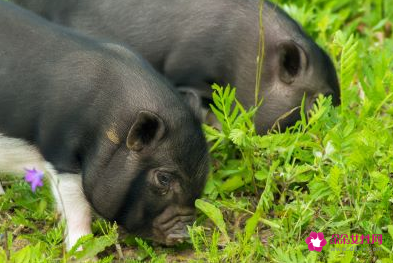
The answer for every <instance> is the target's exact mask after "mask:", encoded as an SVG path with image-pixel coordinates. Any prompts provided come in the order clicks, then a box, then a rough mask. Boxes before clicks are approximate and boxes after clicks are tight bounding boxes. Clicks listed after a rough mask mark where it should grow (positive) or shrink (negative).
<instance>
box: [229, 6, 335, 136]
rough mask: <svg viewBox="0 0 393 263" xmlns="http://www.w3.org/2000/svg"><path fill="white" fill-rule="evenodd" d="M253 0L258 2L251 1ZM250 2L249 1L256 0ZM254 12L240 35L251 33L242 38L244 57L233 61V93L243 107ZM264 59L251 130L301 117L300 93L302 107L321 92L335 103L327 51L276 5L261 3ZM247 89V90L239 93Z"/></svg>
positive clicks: (251, 63)
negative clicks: (258, 104)
mask: <svg viewBox="0 0 393 263" xmlns="http://www.w3.org/2000/svg"><path fill="white" fill-rule="evenodd" d="M255 2H257V1H255ZM255 2H254V1H253V3H254V4H255ZM253 8H254V11H255V12H254V13H253V14H254V15H253V16H250V17H248V18H247V19H244V21H247V23H245V24H244V25H243V28H242V30H240V32H239V34H243V35H249V36H252V37H251V38H248V39H246V38H245V39H244V40H242V41H244V44H243V46H244V47H247V50H248V51H247V52H245V51H242V52H243V53H244V54H246V53H247V54H250V55H249V57H247V58H246V57H242V58H241V61H237V62H236V63H234V64H235V65H240V66H239V68H240V69H241V70H239V75H237V76H236V80H235V81H234V83H235V86H237V88H238V92H237V95H238V97H239V100H240V101H241V102H242V103H243V104H244V105H253V104H255V102H254V89H255V81H253V82H252V83H250V80H254V79H255V75H256V74H255V72H256V71H255V70H249V69H255V68H256V59H255V57H256V53H257V49H258V42H259V32H258V20H259V15H258V8H257V6H256V5H253ZM262 17H263V29H264V57H263V66H262V74H261V84H260V87H259V90H260V91H259V98H260V99H263V103H262V106H261V107H260V108H259V110H258V112H257V114H256V119H255V122H256V128H257V130H258V132H259V133H266V132H267V131H268V130H269V129H271V128H272V127H273V126H275V128H277V127H279V128H280V129H281V130H285V128H286V127H288V126H291V125H293V124H294V123H295V122H296V121H297V120H299V119H300V106H301V103H302V99H303V96H305V110H306V111H308V110H309V109H311V108H312V106H313V104H314V103H315V101H316V98H318V96H319V95H320V94H322V95H324V96H332V104H333V105H339V104H340V89H339V84H338V79H337V75H336V71H335V68H334V65H333V63H332V61H331V59H330V58H329V56H328V55H327V54H326V52H325V51H323V50H322V49H321V48H320V47H319V46H318V45H317V44H316V43H315V42H314V41H313V40H312V39H311V38H310V37H309V36H307V35H306V33H305V32H304V31H303V29H302V28H301V26H300V25H298V24H297V22H295V21H294V20H293V19H292V18H291V17H289V16H288V15H287V14H286V13H285V12H284V11H282V10H281V9H280V8H279V7H278V6H276V5H274V4H272V3H270V2H268V1H264V6H263V15H262ZM246 89H249V91H250V92H248V93H247V92H244V90H246Z"/></svg>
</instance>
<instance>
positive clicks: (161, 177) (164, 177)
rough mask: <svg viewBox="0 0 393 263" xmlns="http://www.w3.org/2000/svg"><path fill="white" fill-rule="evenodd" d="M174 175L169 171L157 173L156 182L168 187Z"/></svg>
mask: <svg viewBox="0 0 393 263" xmlns="http://www.w3.org/2000/svg"><path fill="white" fill-rule="evenodd" d="M171 181H172V177H171V175H170V174H167V173H158V174H157V175H156V183H157V185H159V186H161V187H165V188H168V187H169V186H170V184H171Z"/></svg>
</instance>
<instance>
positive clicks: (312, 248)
mask: <svg viewBox="0 0 393 263" xmlns="http://www.w3.org/2000/svg"><path fill="white" fill-rule="evenodd" d="M308 250H310V251H314V245H313V244H312V243H310V244H308Z"/></svg>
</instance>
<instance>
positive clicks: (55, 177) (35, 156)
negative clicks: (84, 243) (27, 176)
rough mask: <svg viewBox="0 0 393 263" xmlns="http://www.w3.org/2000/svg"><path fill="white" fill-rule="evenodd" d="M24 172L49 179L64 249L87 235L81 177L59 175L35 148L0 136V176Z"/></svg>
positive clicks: (87, 217) (87, 213)
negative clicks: (41, 173)
mask: <svg viewBox="0 0 393 263" xmlns="http://www.w3.org/2000/svg"><path fill="white" fill-rule="evenodd" d="M25 168H27V169H33V168H36V169H38V170H41V171H45V172H46V174H47V175H49V176H50V178H49V179H50V182H51V186H52V193H53V195H54V197H55V199H56V203H57V208H58V211H59V212H60V213H61V214H62V216H63V218H65V220H66V224H67V229H66V246H67V249H68V250H69V249H71V248H72V246H73V245H74V244H75V243H76V241H77V240H78V239H79V238H80V237H82V236H84V235H86V234H90V233H91V227H90V225H91V214H90V206H89V204H88V202H87V200H86V198H85V195H84V193H83V189H82V177H81V175H78V174H59V173H58V172H57V171H56V170H55V169H54V168H53V166H52V165H51V164H50V163H49V162H46V161H45V160H44V158H43V157H42V155H41V154H40V153H39V151H38V149H37V148H36V147H34V146H32V145H29V144H28V143H27V142H25V141H23V140H20V139H15V138H10V137H6V136H4V135H2V134H0V173H8V174H13V175H18V176H21V175H23V173H24V169H25Z"/></svg>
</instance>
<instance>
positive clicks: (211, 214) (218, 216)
mask: <svg viewBox="0 0 393 263" xmlns="http://www.w3.org/2000/svg"><path fill="white" fill-rule="evenodd" d="M195 206H196V207H197V208H198V209H199V210H201V211H202V212H203V213H204V214H205V215H206V216H207V217H208V218H210V219H211V220H212V221H213V223H214V224H215V225H216V226H217V227H218V229H219V230H220V232H221V233H222V234H223V236H224V238H225V240H226V241H227V242H229V236H228V232H227V229H226V224H225V222H224V217H223V216H222V213H221V211H220V209H218V208H217V207H216V206H214V205H213V204H211V203H208V202H205V201H203V200H202V199H197V200H196V201H195Z"/></svg>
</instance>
